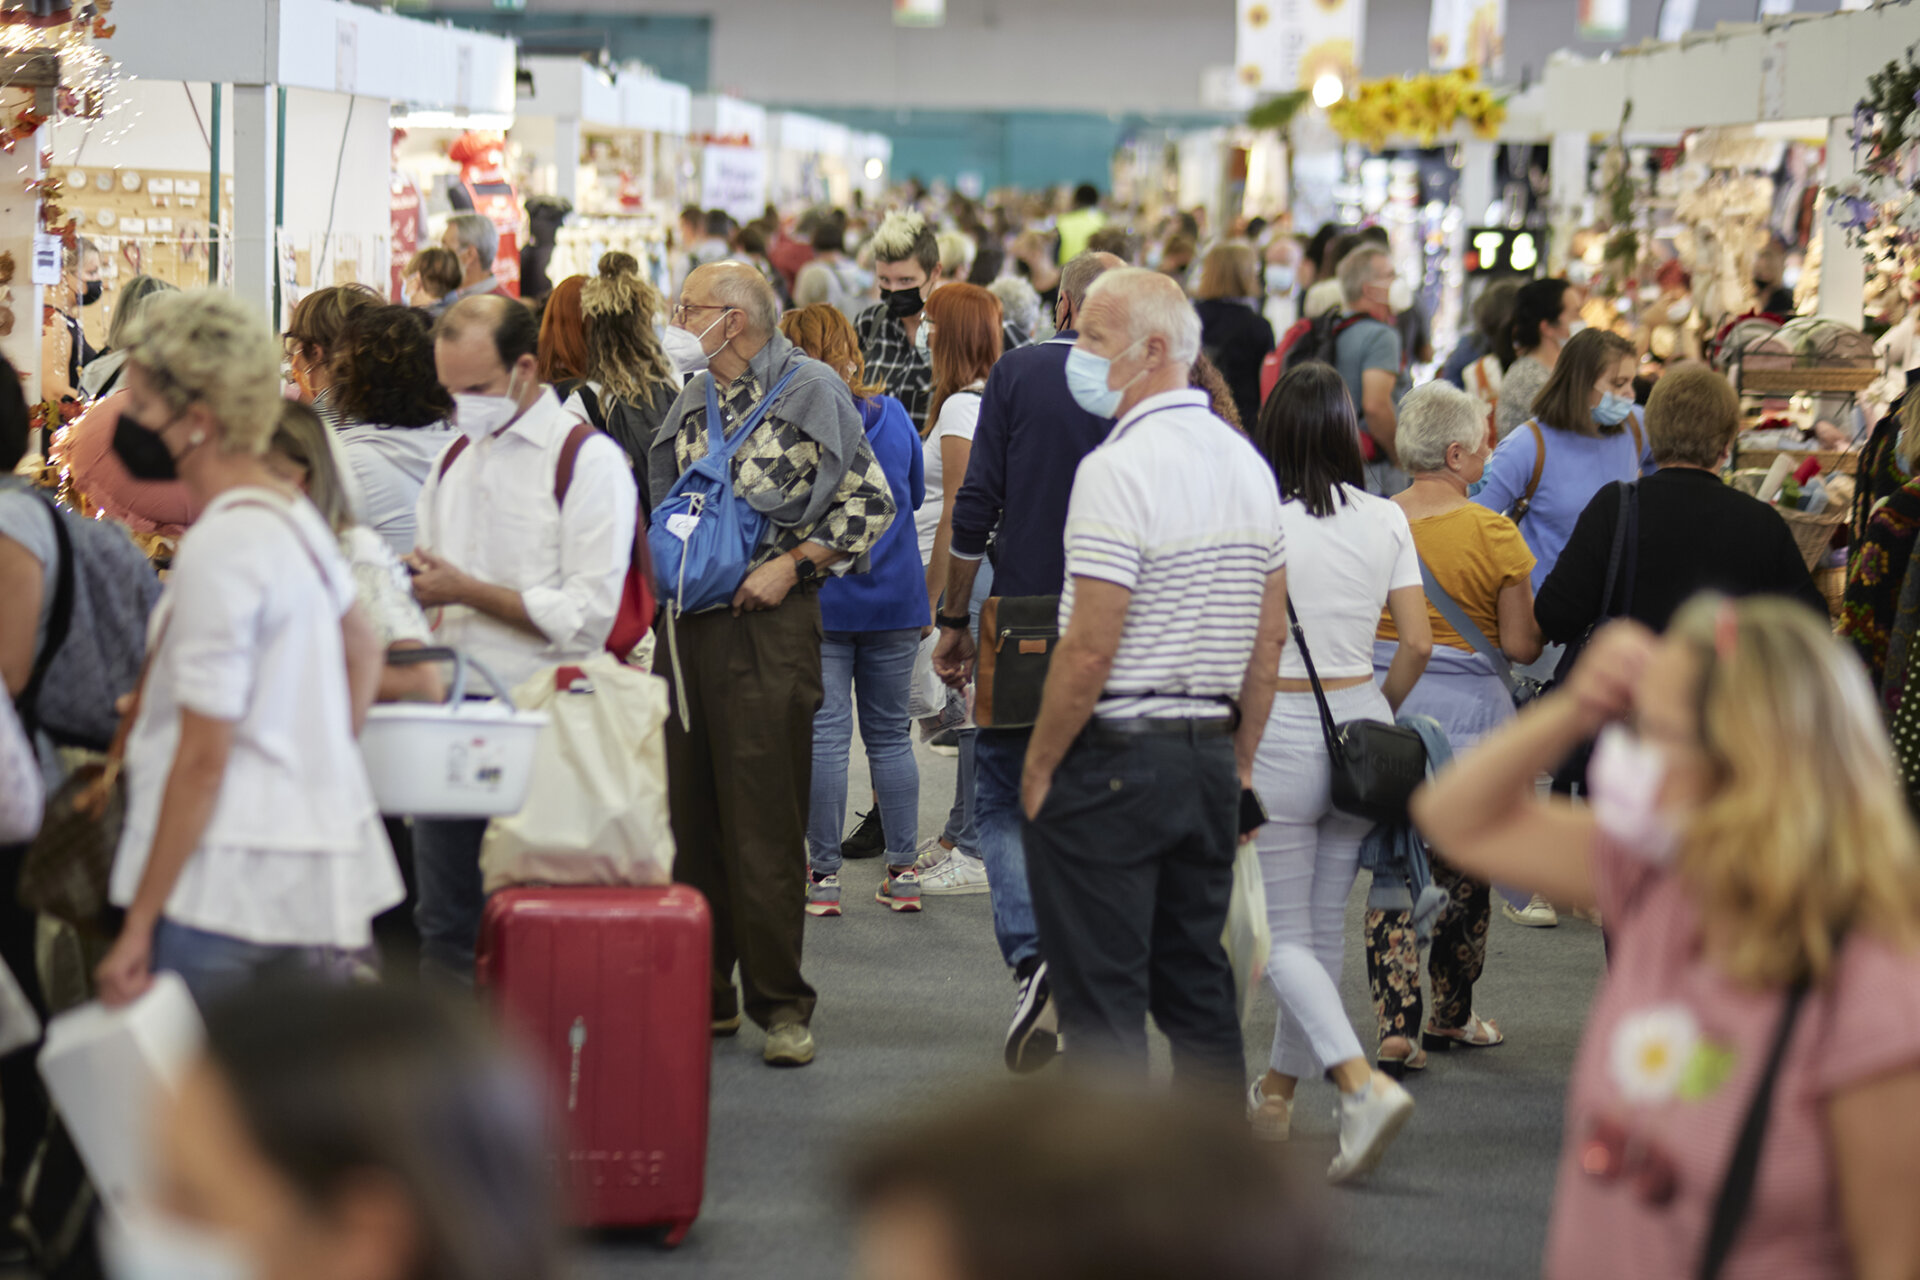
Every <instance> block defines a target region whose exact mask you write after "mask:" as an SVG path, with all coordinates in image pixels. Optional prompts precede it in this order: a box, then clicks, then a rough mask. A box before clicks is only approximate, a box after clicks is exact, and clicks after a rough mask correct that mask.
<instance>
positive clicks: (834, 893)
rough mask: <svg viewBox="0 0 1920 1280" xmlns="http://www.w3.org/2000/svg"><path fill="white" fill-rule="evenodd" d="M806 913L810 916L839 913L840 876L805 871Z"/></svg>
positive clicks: (835, 914)
mask: <svg viewBox="0 0 1920 1280" xmlns="http://www.w3.org/2000/svg"><path fill="white" fill-rule="evenodd" d="M807 914H808V915H810V916H837V915H839V914H840V877H839V876H838V875H837V874H835V875H825V876H823V875H816V874H814V873H813V872H811V871H809V872H808V873H807Z"/></svg>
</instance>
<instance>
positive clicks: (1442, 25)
mask: <svg viewBox="0 0 1920 1280" xmlns="http://www.w3.org/2000/svg"><path fill="white" fill-rule="evenodd" d="M1506 45H1507V0H1433V10H1432V12H1431V13H1429V14H1428V16H1427V68H1428V69H1429V70H1431V71H1452V70H1454V69H1455V68H1456V67H1473V68H1476V69H1477V70H1478V71H1479V72H1480V73H1481V75H1482V76H1485V77H1487V78H1489V79H1491V78H1492V77H1494V76H1497V75H1499V74H1500V73H1501V71H1502V70H1503V66H1502V64H1503V63H1504V61H1505V58H1506Z"/></svg>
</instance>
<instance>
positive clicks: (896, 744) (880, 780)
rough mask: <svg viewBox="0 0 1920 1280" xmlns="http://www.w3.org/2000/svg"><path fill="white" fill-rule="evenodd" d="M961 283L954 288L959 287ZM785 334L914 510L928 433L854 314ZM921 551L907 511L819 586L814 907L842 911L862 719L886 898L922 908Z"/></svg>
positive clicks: (902, 504)
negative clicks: (844, 846)
mask: <svg viewBox="0 0 1920 1280" xmlns="http://www.w3.org/2000/svg"><path fill="white" fill-rule="evenodd" d="M950 287H952V286H950ZM780 332H781V333H782V334H784V335H786V338H787V341H789V342H791V343H793V345H794V346H796V347H799V348H800V349H801V350H802V351H804V352H806V353H807V354H808V355H810V356H812V357H813V358H814V359H816V360H818V361H820V362H821V363H823V364H825V365H826V366H827V367H828V368H830V369H835V370H837V371H839V373H840V376H841V377H843V378H845V379H846V381H847V389H848V390H849V391H851V392H852V393H853V403H854V406H855V407H856V408H858V409H859V410H860V416H861V418H862V419H863V420H864V421H865V423H866V431H867V441H868V443H869V444H871V445H872V446H873V456H874V457H875V458H877V459H879V461H880V469H881V470H882V471H884V472H885V473H886V476H887V487H888V488H889V489H891V490H892V491H893V503H894V508H895V509H896V510H898V511H911V510H913V509H914V508H915V507H918V506H919V505H920V500H921V497H922V495H923V494H924V493H925V481H924V478H923V475H922V463H921V451H920V441H919V439H918V437H917V435H916V433H915V432H914V429H913V419H911V418H909V417H908V416H907V411H906V409H905V407H904V406H902V405H901V403H900V402H899V401H898V400H895V399H894V398H893V397H892V396H890V395H887V394H885V393H884V392H882V391H881V390H880V389H879V388H877V387H872V386H869V385H867V382H866V370H867V365H866V361H865V360H864V359H863V358H862V357H861V355H860V338H859V335H858V334H857V333H855V332H854V328H853V322H852V321H851V320H848V319H847V317H846V314H845V313H844V312H842V311H841V310H840V309H839V308H837V307H834V306H832V305H831V304H829V303H824V302H823V303H818V304H816V305H814V306H811V307H803V308H802V309H800V310H798V311H789V312H787V314H786V315H784V316H782V317H781V318H780ZM931 620H932V614H930V613H929V612H928V610H927V598H926V595H925V587H924V581H923V578H922V573H921V568H920V556H919V553H918V552H917V551H916V550H915V549H914V544H913V535H912V533H911V532H910V531H909V525H908V523H907V522H906V521H905V520H895V521H894V522H893V523H892V525H890V526H889V527H888V528H887V531H886V532H885V533H883V534H881V535H880V541H879V542H878V543H876V544H875V545H874V548H873V552H872V567H871V568H870V569H869V570H868V571H867V572H866V573H858V574H847V575H845V576H841V577H834V578H829V579H828V580H827V581H826V582H825V583H823V584H821V587H820V626H821V630H822V631H823V632H824V637H823V638H822V640H821V642H820V678H821V685H822V687H823V689H824V690H825V692H824V694H823V696H822V701H821V704H820V709H819V710H818V711H817V712H815V713H814V717H813V792H812V795H811V797H810V798H809V802H808V814H807V860H808V862H809V863H810V864H811V872H810V874H809V875H808V876H807V914H808V915H810V916H837V915H839V914H840V867H841V858H842V854H841V851H840V833H841V832H843V831H845V830H846V820H847V753H848V752H849V751H850V750H851V749H852V745H853V716H854V707H855V705H856V704H857V705H858V707H859V714H860V741H861V742H862V743H863V744H865V746H866V749H867V771H868V773H869V774H870V775H871V776H872V778H873V791H874V807H873V811H874V812H875V813H877V814H878V815H879V821H880V824H881V829H882V832H883V834H884V835H885V838H886V843H885V849H886V855H887V874H886V876H885V878H884V879H883V882H882V885H881V888H880V892H879V894H878V895H877V896H878V899H879V901H880V903H881V905H883V906H886V907H890V908H892V909H893V910H895V911H918V910H919V909H920V888H919V877H918V876H917V875H916V874H915V873H914V868H913V862H914V847H915V842H916V841H917V839H918V838H919V834H920V766H919V765H918V764H917V763H916V762H915V761H914V758H913V739H912V736H911V727H912V726H911V721H910V719H909V717H908V714H907V699H908V695H909V692H910V689H911V686H912V682H913V664H914V656H915V655H916V654H917V653H918V652H919V650H920V638H921V635H922V634H923V633H924V632H925V631H926V630H927V627H928V626H929V625H930V624H931Z"/></svg>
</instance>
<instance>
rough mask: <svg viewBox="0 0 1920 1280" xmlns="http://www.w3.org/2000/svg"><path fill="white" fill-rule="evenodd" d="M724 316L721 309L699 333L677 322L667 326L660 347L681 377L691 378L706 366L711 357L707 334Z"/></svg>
mask: <svg viewBox="0 0 1920 1280" xmlns="http://www.w3.org/2000/svg"><path fill="white" fill-rule="evenodd" d="M726 318H727V313H726V312H725V311H722V312H721V313H720V316H719V319H717V320H715V321H714V322H713V324H710V325H708V326H707V327H706V328H704V329H702V330H701V331H700V332H699V333H695V332H693V331H692V330H691V329H683V328H681V327H680V326H679V325H677V324H670V325H668V326H667V332H666V335H665V336H664V337H662V338H661V339H660V348H661V350H663V351H665V352H666V353H667V359H669V360H671V361H673V367H674V368H676V369H678V370H679V371H680V376H681V377H683V378H691V377H692V376H693V375H694V374H696V373H698V372H700V371H701V370H702V369H704V368H706V367H707V363H708V362H709V361H710V360H712V359H713V357H712V356H710V355H708V354H707V347H706V339H707V335H708V334H710V333H712V332H713V325H715V324H719V323H720V321H721V320H725V319H726Z"/></svg>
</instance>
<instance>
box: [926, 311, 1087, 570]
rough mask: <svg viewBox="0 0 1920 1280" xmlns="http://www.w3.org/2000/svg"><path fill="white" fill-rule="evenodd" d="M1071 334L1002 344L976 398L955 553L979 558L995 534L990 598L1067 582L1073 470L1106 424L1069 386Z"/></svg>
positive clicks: (957, 499) (958, 501)
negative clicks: (1011, 346)
mask: <svg viewBox="0 0 1920 1280" xmlns="http://www.w3.org/2000/svg"><path fill="white" fill-rule="evenodd" d="M1076 336H1077V335H1075V334H1074V333H1073V332H1072V331H1067V332H1063V333H1060V334H1058V335H1056V336H1055V337H1054V338H1053V339H1052V340H1050V341H1048V342H1043V343H1040V344H1039V345H1038V346H1031V347H1021V348H1020V349H1019V350H1017V351H1009V352H1008V353H1007V354H1006V355H1004V356H1002V357H1001V358H1000V363H998V364H996V365H994V366H993V373H992V374H991V375H990V376H989V377H988V378H987V389H986V391H985V393H984V394H983V395H982V396H981V399H980V425H979V427H978V429H977V430H976V431H975V432H974V437H973V454H972V457H971V458H970V459H969V460H968V462H967V478H966V480H965V481H964V482H963V483H962V484H961V486H960V492H959V493H958V494H956V495H954V499H953V550H954V552H955V553H956V554H958V555H961V556H965V557H978V556H983V555H985V554H986V551H987V539H988V538H989V536H992V537H993V593H994V594H995V595H1000V596H1045V595H1053V594H1055V593H1057V592H1058V591H1059V590H1060V588H1061V587H1062V586H1064V585H1065V583H1066V577H1067V552H1066V534H1067V499H1068V497H1069V496H1071V495H1072V493H1073V476H1074V472H1075V471H1077V470H1078V469H1079V467H1080V459H1082V458H1084V457H1086V456H1087V455H1088V454H1089V453H1092V452H1093V450H1094V447H1095V446H1096V445H1098V444H1099V443H1100V442H1101V441H1102V440H1105V439H1106V438H1107V432H1109V431H1111V430H1112V429H1113V419H1111V418H1096V417H1094V416H1093V415H1092V414H1090V413H1088V412H1087V411H1086V410H1085V409H1082V408H1081V407H1080V406H1079V405H1078V404H1077V403H1075V402H1074V399H1073V396H1072V394H1071V393H1070V392H1068V390H1067V352H1069V351H1071V350H1072V349H1073V340H1074V338H1075V337H1076ZM996 530H997V531H998V532H997V534H996V532H995V531H996Z"/></svg>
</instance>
